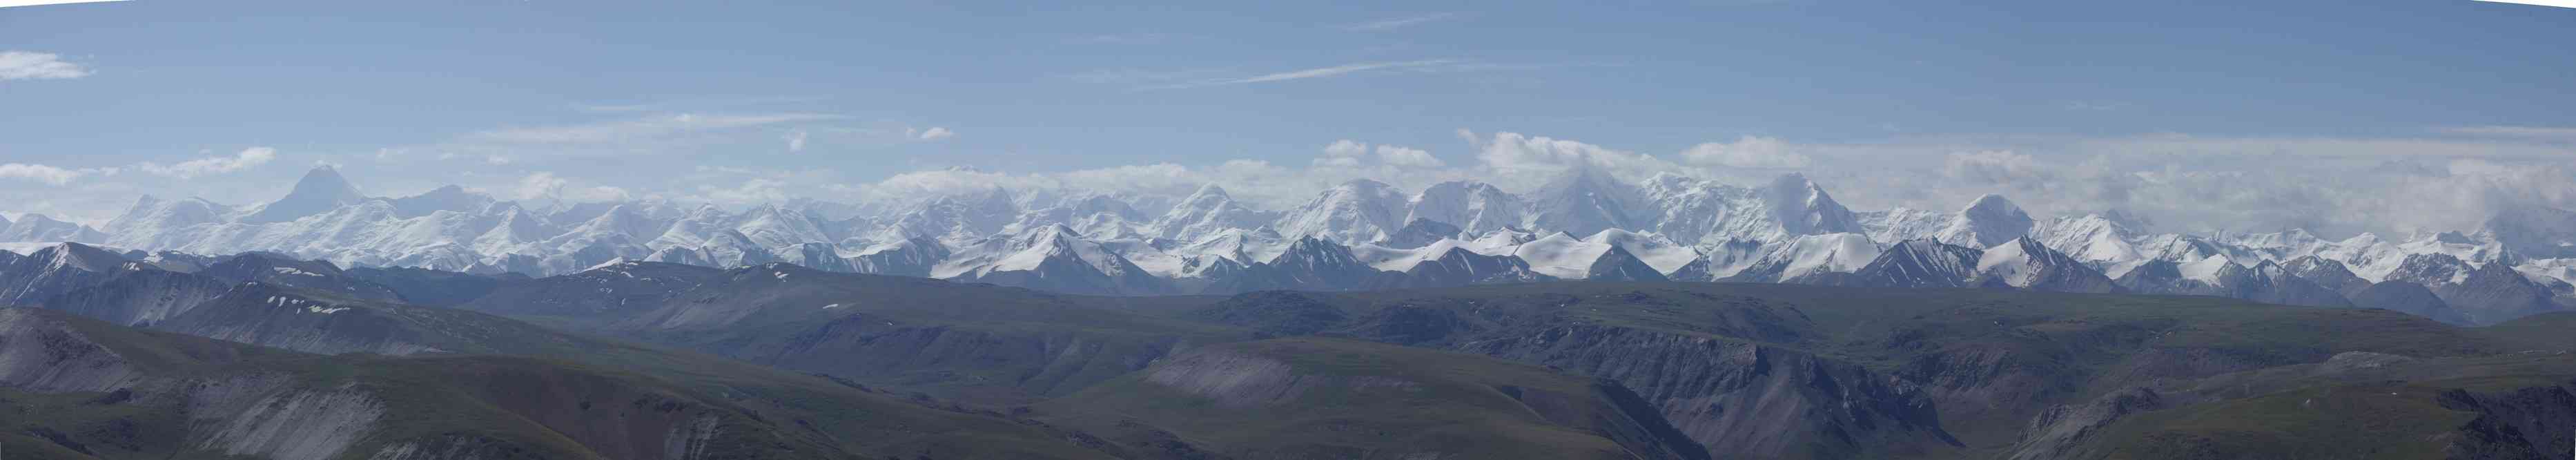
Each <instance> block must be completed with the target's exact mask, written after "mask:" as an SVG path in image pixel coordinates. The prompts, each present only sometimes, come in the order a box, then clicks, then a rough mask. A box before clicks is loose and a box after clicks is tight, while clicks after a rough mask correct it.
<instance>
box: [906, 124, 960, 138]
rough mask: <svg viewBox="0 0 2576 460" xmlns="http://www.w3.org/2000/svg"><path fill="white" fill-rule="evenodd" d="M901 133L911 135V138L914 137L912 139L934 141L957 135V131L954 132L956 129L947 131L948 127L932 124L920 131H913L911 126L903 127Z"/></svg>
mask: <svg viewBox="0 0 2576 460" xmlns="http://www.w3.org/2000/svg"><path fill="white" fill-rule="evenodd" d="M903 134H904V135H905V136H908V137H911V138H914V139H920V140H924V141H935V140H940V139H947V138H951V137H957V132H956V131H949V130H948V128H945V127H939V126H932V127H930V129H925V130H921V131H913V130H912V128H904V129H903Z"/></svg>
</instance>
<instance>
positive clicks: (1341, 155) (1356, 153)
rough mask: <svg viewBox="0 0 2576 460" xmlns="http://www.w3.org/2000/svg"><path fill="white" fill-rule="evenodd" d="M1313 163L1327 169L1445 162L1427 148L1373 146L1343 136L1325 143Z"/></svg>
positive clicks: (1413, 166) (1390, 166) (1422, 164)
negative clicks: (1321, 153) (1322, 152)
mask: <svg viewBox="0 0 2576 460" xmlns="http://www.w3.org/2000/svg"><path fill="white" fill-rule="evenodd" d="M1372 159H1374V161H1372ZM1314 165H1315V166H1317V167H1327V168H1359V167H1389V168H1438V167H1441V166H1446V165H1447V163H1445V162H1442V161H1440V158H1439V157H1435V156H1432V155H1431V152H1430V151H1427V150H1422V149H1417V148H1412V147H1403V146H1395V145H1377V146H1374V147H1372V146H1370V145H1369V144H1368V143H1366V142H1360V141H1354V140H1350V139H1342V140H1337V141H1333V143H1332V144H1327V145H1325V146H1324V154H1323V156H1319V157H1316V158H1315V162H1314Z"/></svg>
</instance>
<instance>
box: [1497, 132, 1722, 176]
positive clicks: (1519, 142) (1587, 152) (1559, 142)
mask: <svg viewBox="0 0 2576 460" xmlns="http://www.w3.org/2000/svg"><path fill="white" fill-rule="evenodd" d="M1479 145H1481V146H1482V148H1481V149H1480V150H1479V151H1477V153H1476V159H1477V161H1481V162H1483V164H1482V165H1481V166H1483V167H1484V168H1485V169H1487V170H1489V171H1490V173H1491V174H1493V175H1495V176H1498V177H1506V178H1512V179H1515V180H1520V181H1527V182H1530V183H1536V182H1537V181H1540V180H1544V178H1545V177H1547V176H1552V175H1555V174H1557V173H1558V172H1561V171H1564V170H1565V169H1566V168H1571V167H1575V166H1591V167H1596V168H1601V169H1602V170H1603V171H1607V172H1609V173H1611V174H1612V175H1615V176H1618V177H1622V178H1626V179H1631V180H1634V179H1639V178H1644V177H1646V176H1650V175H1653V174H1654V173H1657V172H1682V171H1687V170H1688V169H1687V168H1684V167H1682V165H1679V164H1675V163H1673V162H1670V161H1665V160H1663V159H1661V158H1655V157H1653V156H1649V155H1645V154H1640V153H1633V152H1626V151H1620V150H1613V149H1609V148H1605V147H1601V146H1598V145H1592V144H1586V143H1583V142H1578V141H1575V140H1572V139H1556V138H1551V137H1547V136H1527V135H1522V134H1521V133H1515V132H1508V131H1506V132H1498V133H1494V135H1493V137H1491V138H1488V139H1486V140H1484V141H1483V142H1480V143H1479Z"/></svg>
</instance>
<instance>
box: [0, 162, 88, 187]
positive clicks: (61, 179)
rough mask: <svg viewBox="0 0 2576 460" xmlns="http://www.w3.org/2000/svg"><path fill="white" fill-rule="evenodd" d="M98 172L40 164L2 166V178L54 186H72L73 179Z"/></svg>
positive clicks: (0, 174)
mask: <svg viewBox="0 0 2576 460" xmlns="http://www.w3.org/2000/svg"><path fill="white" fill-rule="evenodd" d="M96 172H97V171H96V170H91V169H67V168H61V167H55V166H47V165H40V164H25V163H6V164H0V177H6V178H17V179H27V180H33V181H36V182H43V183H46V184H52V185H64V184H70V183H71V182H72V179H79V178H80V177H81V176H86V175H90V174H94V173H96Z"/></svg>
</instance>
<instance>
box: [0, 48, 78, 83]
mask: <svg viewBox="0 0 2576 460" xmlns="http://www.w3.org/2000/svg"><path fill="white" fill-rule="evenodd" d="M89 73H90V72H89V69H87V68H82V67H81V66H80V65H79V64H73V63H70V62H64V61H63V60H62V56H57V55H54V54H52V53H37V52H29V51H0V80H58V79H66V78H80V77H86V76H89Z"/></svg>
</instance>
